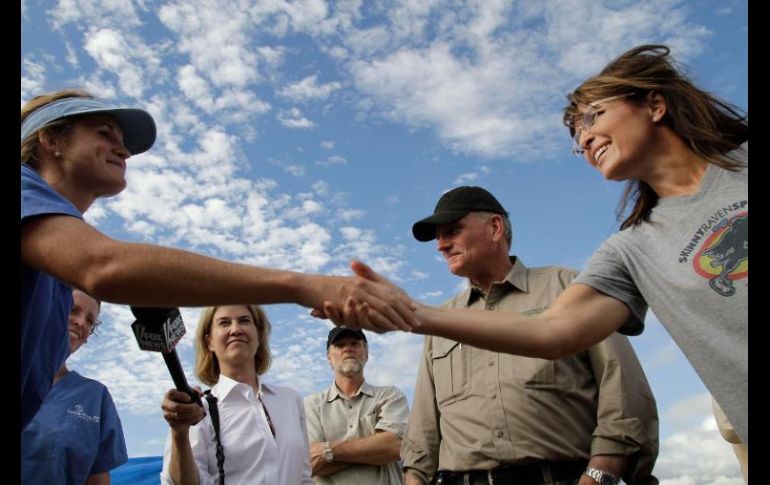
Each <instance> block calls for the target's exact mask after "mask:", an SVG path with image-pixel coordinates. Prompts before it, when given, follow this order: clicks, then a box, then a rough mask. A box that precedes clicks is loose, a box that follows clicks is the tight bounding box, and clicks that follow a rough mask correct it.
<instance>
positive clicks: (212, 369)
mask: <svg viewBox="0 0 770 485" xmlns="http://www.w3.org/2000/svg"><path fill="white" fill-rule="evenodd" d="M244 306H245V307H246V308H248V309H249V313H251V316H252V317H253V318H254V325H256V326H257V335H258V336H259V348H258V349H257V354H256V355H255V356H254V369H255V370H256V371H257V375H258V376H260V375H262V374H264V373H265V372H267V369H269V368H270V362H271V361H272V354H271V353H270V320H268V319H267V315H265V312H264V310H262V308H261V307H260V306H259V305H244ZM218 308H219V307H218V306H210V307H207V308H204V309H203V312H202V313H201V316H200V318H199V319H198V328H197V330H196V331H195V374H196V375H197V376H198V379H200V381H201V382H203V383H204V384H208V385H209V386H213V385H214V384H216V383H217V381H218V380H219V372H220V371H219V362H218V361H217V356H216V355H214V353H213V352H211V351H210V350H209V348H208V346H207V345H206V337H207V336H209V335H211V323H212V322H213V321H214V313H216V311H217V309H218Z"/></svg>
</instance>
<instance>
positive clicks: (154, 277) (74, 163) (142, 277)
mask: <svg viewBox="0 0 770 485" xmlns="http://www.w3.org/2000/svg"><path fill="white" fill-rule="evenodd" d="M155 133H156V132H155V122H154V121H153V119H152V116H150V114H149V113H147V112H146V111H144V110H141V109H133V108H124V107H119V106H113V105H110V104H107V103H105V102H103V101H100V100H97V99H94V98H93V97H91V96H90V95H89V94H88V93H86V92H83V91H79V90H66V91H59V92H55V93H50V94H46V95H42V96H37V97H35V98H33V99H32V100H30V101H29V102H27V103H26V104H25V105H24V106H23V107H22V109H21V263H22V274H21V285H22V296H21V298H22V302H21V303H22V305H21V307H22V310H21V381H20V382H21V428H22V429H23V428H24V427H25V426H26V425H27V423H29V421H30V420H31V419H32V417H33V416H34V415H35V413H36V412H37V410H38V408H39V407H40V403H42V402H43V399H45V396H46V394H47V393H48V391H49V389H50V387H51V383H52V382H53V378H54V375H55V374H56V371H57V370H58V369H59V367H60V366H61V365H62V363H63V362H64V360H65V359H66V357H67V354H68V345H67V316H68V313H69V310H70V307H71V306H72V289H71V287H76V288H79V289H82V290H83V291H85V292H86V293H88V294H89V295H92V296H94V297H95V298H97V299H99V300H101V301H109V302H113V303H124V304H131V305H140V306H161V307H177V306H205V305H214V304H219V305H226V304H240V303H243V302H255V301H256V302H257V303H298V304H300V305H304V306H306V307H309V308H320V307H321V306H322V305H323V300H324V298H326V299H331V300H332V301H333V302H335V304H336V305H338V306H339V308H340V309H341V308H342V305H343V304H344V302H345V300H346V298H347V297H348V296H349V295H353V294H356V295H358V296H359V297H360V298H363V299H365V300H367V301H369V302H370V303H371V304H372V306H373V307H375V308H378V309H379V310H381V311H382V312H383V313H384V314H385V315H387V316H388V318H389V319H390V322H391V325H392V327H391V329H396V328H403V329H406V328H409V327H410V324H411V323H414V322H415V320H414V315H413V306H412V304H411V302H410V301H409V299H408V298H405V297H403V296H402V295H397V294H396V292H394V291H393V290H392V289H390V288H388V287H386V286H384V285H380V286H379V287H378V288H376V289H375V290H374V291H373V292H371V293H370V294H368V295H367V294H364V293H362V292H361V291H360V290H359V289H358V286H357V285H356V284H355V282H354V280H353V278H344V277H332V276H321V275H307V274H302V273H295V272H291V271H278V270H270V269H265V268H257V267H253V266H248V265H244V264H235V263H228V262H225V261H222V260H217V259H214V258H209V257H205V256H201V255H198V254H195V253H191V252H188V251H182V250H177V249H171V248H165V247H161V246H155V245H149V244H136V243H125V242H121V241H116V240H114V239H112V238H110V237H108V236H106V235H104V234H103V233H101V232H100V231H98V230H97V229H95V228H94V227H92V226H91V225H89V224H88V223H86V222H84V221H83V213H84V212H86V211H87V210H88V208H89V207H90V206H91V204H93V203H94V201H95V200H96V199H97V198H100V197H109V196H113V195H116V194H118V193H120V192H121V191H122V190H123V189H124V188H125V187H126V161H127V160H128V159H129V157H131V156H132V155H136V154H139V153H142V152H144V151H146V150H148V149H149V148H150V147H151V146H152V144H153V143H154V141H155Z"/></svg>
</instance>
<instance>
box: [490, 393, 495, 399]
mask: <svg viewBox="0 0 770 485" xmlns="http://www.w3.org/2000/svg"><path fill="white" fill-rule="evenodd" d="M489 398H490V399H496V398H497V394H492V395H491V396H489Z"/></svg>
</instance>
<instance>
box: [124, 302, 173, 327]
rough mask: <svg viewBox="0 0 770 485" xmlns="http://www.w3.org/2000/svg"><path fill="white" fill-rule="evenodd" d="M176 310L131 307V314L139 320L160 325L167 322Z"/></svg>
mask: <svg viewBox="0 0 770 485" xmlns="http://www.w3.org/2000/svg"><path fill="white" fill-rule="evenodd" d="M174 310H175V308H162V307H149V306H133V305H132V306H131V313H133V314H134V316H135V317H136V319H137V320H141V321H143V322H146V323H159V322H163V321H164V320H166V319H167V318H168V317H169V316H170V315H171V314H172V313H173V312H174Z"/></svg>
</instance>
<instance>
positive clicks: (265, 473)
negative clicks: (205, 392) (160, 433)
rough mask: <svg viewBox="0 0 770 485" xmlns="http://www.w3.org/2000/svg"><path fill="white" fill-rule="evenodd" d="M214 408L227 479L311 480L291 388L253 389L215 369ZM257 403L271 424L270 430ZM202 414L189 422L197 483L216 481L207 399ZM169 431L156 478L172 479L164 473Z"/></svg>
mask: <svg viewBox="0 0 770 485" xmlns="http://www.w3.org/2000/svg"><path fill="white" fill-rule="evenodd" d="M211 393H212V394H213V395H214V396H216V398H217V407H218V408H219V436H220V439H221V440H222V447H223V448H224V452H225V465H224V468H225V483H227V485H240V484H244V485H246V484H250V485H251V484H255V485H257V484H260V485H278V484H280V485H295V484H296V485H306V484H307V485H312V484H313V480H312V479H311V478H310V449H309V446H308V440H307V428H306V425H305V408H304V404H303V400H302V397H301V396H300V395H299V394H298V393H297V392H296V391H294V390H293V389H290V388H288V387H282V386H273V385H268V384H262V385H261V386H260V390H259V394H260V395H261V397H262V399H261V401H260V399H259V397H258V396H255V395H254V391H253V389H252V388H251V386H248V385H246V384H243V383H240V382H237V381H234V380H232V379H230V378H229V377H227V376H224V375H220V376H219V382H217V384H216V385H215V386H214V387H212V388H211ZM262 403H264V406H265V407H266V408H267V413H268V414H269V415H270V418H271V420H272V422H273V426H274V427H275V438H273V433H272V432H271V431H270V426H269V425H268V422H267V418H266V416H265V412H264V408H263V407H262ZM203 404H204V406H206V412H207V415H206V417H205V418H204V419H203V421H201V422H200V423H198V424H197V425H195V426H191V427H190V444H191V446H192V452H193V457H194V458H195V464H196V466H197V468H198V476H199V477H200V483H201V485H209V484H210V485H216V484H218V483H219V471H218V470H217V457H216V439H215V436H214V425H213V424H212V422H211V414H210V413H209V412H208V402H207V401H206V400H205V399H203ZM170 461H171V433H170V432H169V436H168V438H167V439H166V449H165V451H164V453H163V470H162V471H161V475H160V477H161V482H162V483H163V484H174V481H173V480H172V478H171V475H170V473H169V464H170Z"/></svg>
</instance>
